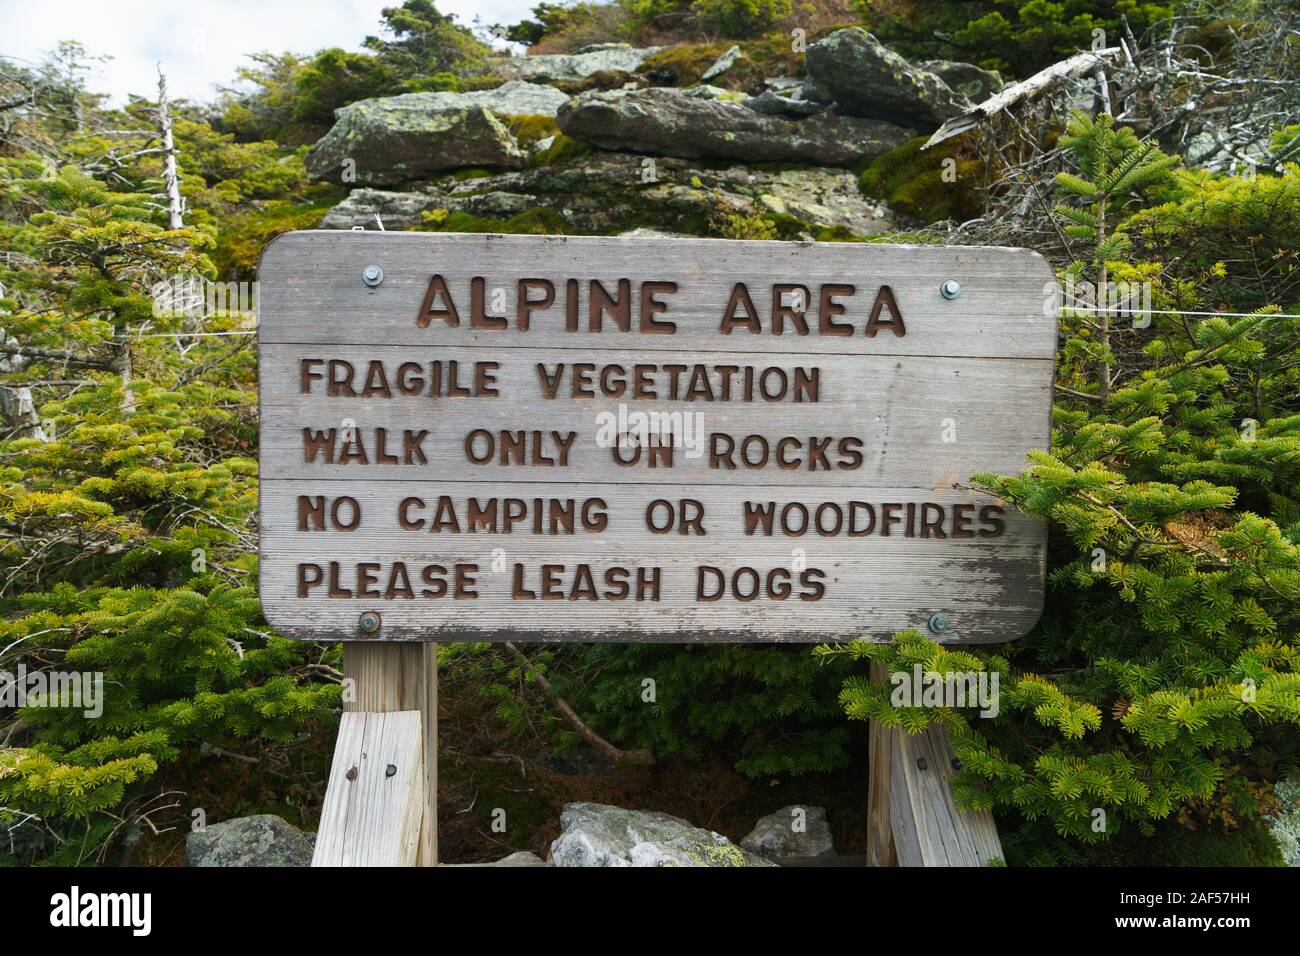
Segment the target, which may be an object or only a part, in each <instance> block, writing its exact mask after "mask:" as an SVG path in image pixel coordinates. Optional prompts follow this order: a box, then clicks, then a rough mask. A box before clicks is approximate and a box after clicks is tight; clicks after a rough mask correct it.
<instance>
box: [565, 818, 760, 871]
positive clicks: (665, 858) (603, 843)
mask: <svg viewBox="0 0 1300 956" xmlns="http://www.w3.org/2000/svg"><path fill="white" fill-rule="evenodd" d="M560 827H561V831H562V832H561V833H560V836H559V837H558V838H557V839H556V840H555V842H554V843H552V844H551V865H552V866H773V865H774V864H772V863H771V862H769V861H767V860H764V859H763V858H762V857H760V856H757V855H755V854H753V853H750V852H748V851H746V850H743V849H741V848H740V847H738V846H736V845H735V844H734V843H732V842H731V841H730V840H728V839H727V838H726V837H724V836H722V835H721V834H718V833H714V832H712V831H711V830H702V829H700V828H699V827H694V826H691V825H690V824H689V823H687V822H686V821H685V820H682V819H679V818H678V817H674V816H670V815H668V814H666V813H659V812H657V811H653V810H623V809H621V808H619V807H612V806H608V805H606V804H600V803H569V804H566V805H565V807H564V811H563V812H562V813H561V814H560Z"/></svg>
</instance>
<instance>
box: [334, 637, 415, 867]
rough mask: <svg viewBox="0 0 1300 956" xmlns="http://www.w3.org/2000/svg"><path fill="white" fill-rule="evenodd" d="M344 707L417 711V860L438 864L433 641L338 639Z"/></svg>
mask: <svg viewBox="0 0 1300 956" xmlns="http://www.w3.org/2000/svg"><path fill="white" fill-rule="evenodd" d="M343 677H344V680H345V681H350V682H351V684H350V686H349V687H348V692H347V693H345V694H344V700H343V709H344V711H347V712H371V713H387V712H390V711H414V712H418V713H419V715H420V729H421V735H420V749H421V753H422V755H423V761H424V762H423V768H424V782H423V790H422V794H421V800H422V805H423V812H422V815H421V821H420V842H419V852H418V854H417V864H418V865H419V866H437V864H438V645H437V644H400V643H369V644H365V643H357V642H355V641H348V642H346V643H344V645H343Z"/></svg>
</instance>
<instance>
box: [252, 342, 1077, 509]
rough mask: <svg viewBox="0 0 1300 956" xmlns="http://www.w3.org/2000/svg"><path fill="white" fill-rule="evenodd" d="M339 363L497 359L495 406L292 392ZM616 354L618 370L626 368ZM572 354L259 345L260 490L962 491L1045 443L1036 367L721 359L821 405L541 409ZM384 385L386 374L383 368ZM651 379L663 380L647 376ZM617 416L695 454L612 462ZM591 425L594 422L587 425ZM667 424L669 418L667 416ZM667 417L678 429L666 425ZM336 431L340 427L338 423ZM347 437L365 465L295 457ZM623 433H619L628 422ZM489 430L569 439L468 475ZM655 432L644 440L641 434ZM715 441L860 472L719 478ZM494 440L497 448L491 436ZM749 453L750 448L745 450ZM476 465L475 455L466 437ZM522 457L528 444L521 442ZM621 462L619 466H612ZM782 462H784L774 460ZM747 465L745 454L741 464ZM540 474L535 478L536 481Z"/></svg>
mask: <svg viewBox="0 0 1300 956" xmlns="http://www.w3.org/2000/svg"><path fill="white" fill-rule="evenodd" d="M308 357H313V358H314V357H319V358H322V359H324V360H328V359H329V358H331V357H339V358H346V359H348V360H350V361H351V362H353V363H354V364H356V365H358V366H362V367H364V365H365V363H366V362H368V361H370V360H372V359H373V360H378V361H383V362H385V363H386V367H387V368H389V369H390V370H391V369H395V368H396V367H397V366H398V365H399V364H400V363H401V362H403V361H409V362H415V363H419V364H421V365H423V366H427V365H428V363H429V362H430V361H434V360H443V361H448V360H451V361H457V362H459V363H461V365H462V367H464V366H466V365H471V366H472V364H473V362H474V361H475V360H476V359H478V360H494V361H499V362H501V363H502V368H501V370H500V373H499V376H498V379H499V387H500V389H501V392H502V394H501V396H500V397H497V398H486V397H485V398H443V399H430V398H428V397H394V398H391V399H378V398H370V399H365V398H343V397H333V398H331V397H325V396H323V395H320V394H308V395H303V394H301V393H300V392H299V391H298V388H299V384H298V371H297V361H298V359H299V358H308ZM629 359H631V360H629ZM714 359H715V357H714V356H711V355H710V354H709V353H704V352H688V353H679V354H673V353H668V352H653V351H640V352H637V353H635V356H634V357H632V356H631V353H626V352H620V353H614V354H613V355H612V358H611V361H617V360H622V364H623V365H624V366H626V367H630V366H631V362H632V361H635V362H643V363H647V364H650V363H656V364H658V363H669V362H675V363H680V364H686V365H693V364H694V363H706V362H710V361H711V360H714ZM574 360H575V359H574V356H573V355H572V354H569V353H565V352H560V351H557V350H554V349H537V350H531V349H530V350H526V351H525V350H517V349H430V348H396V347H394V348H382V347H381V348H376V347H367V348H360V347H357V348H350V349H346V350H339V349H332V348H324V349H315V350H311V349H304V348H303V347H302V346H282V345H268V346H264V347H263V349H262V364H261V367H262V369H263V370H264V372H263V382H262V408H263V426H262V428H263V433H262V442H263V444H264V447H265V453H264V455H263V471H262V477H263V478H264V479H278V478H317V477H326V478H350V477H357V476H359V475H363V474H364V476H365V477H367V478H370V479H373V480H376V481H384V480H399V481H402V482H409V481H411V480H413V479H416V480H418V479H422V478H440V479H442V478H448V477H453V476H454V477H456V478H464V479H467V480H477V481H511V480H525V479H538V478H555V477H560V475H559V474H558V473H559V472H560V471H561V470H563V471H565V472H567V473H568V474H569V475H571V476H572V480H582V481H620V482H622V481H646V480H653V479H655V478H659V479H660V480H668V479H670V478H671V479H672V480H676V481H692V482H714V483H724V482H732V483H748V482H749V481H761V482H763V483H768V484H772V483H780V484H790V485H797V484H806V485H816V486H823V487H824V486H829V485H835V486H839V487H846V488H850V487H870V486H879V485H893V486H909V487H918V488H924V487H937V486H942V487H947V486H949V485H951V484H952V482H953V481H956V480H965V479H966V478H967V477H969V476H970V474H971V472H973V471H977V470H986V471H1009V472H1018V471H1019V470H1020V469H1021V468H1022V467H1023V466H1024V461H1025V453H1026V452H1027V451H1029V450H1030V449H1031V448H1035V447H1042V443H1043V442H1044V441H1045V438H1044V431H1045V429H1046V425H1047V422H1046V417H1045V415H1046V413H1045V412H1044V409H1045V408H1046V407H1047V406H1048V404H1049V402H1050V398H1051V389H1052V370H1051V365H1050V363H1047V362H1025V361H1005V360H1001V361H999V360H992V359H942V358H935V359H924V360H922V359H911V360H908V361H906V362H904V361H900V360H899V359H897V358H891V357H884V356H875V355H858V356H846V355H814V356H806V357H801V358H795V359H792V358H784V357H775V356H768V357H764V356H763V355H761V354H743V355H730V356H728V357H727V358H726V361H728V362H730V363H731V364H736V365H740V364H746V363H748V364H751V365H754V366H756V367H760V368H768V367H775V368H779V369H781V370H782V371H783V372H787V373H788V374H789V375H790V377H791V378H792V376H793V369H794V368H802V369H805V370H808V369H816V370H817V372H818V378H819V385H820V392H821V400H820V401H818V402H815V403H814V402H802V403H794V402H780V403H768V402H763V401H757V402H745V403H741V402H721V401H714V402H699V401H697V402H683V401H639V402H638V401H627V400H619V399H573V398H567V397H566V398H564V399H552V400H546V399H543V398H541V397H540V395H539V392H540V386H539V384H538V375H537V372H536V365H537V364H538V363H541V364H543V365H545V366H546V367H547V369H548V373H547V374H554V369H555V366H556V364H557V363H569V364H570V365H571V363H572V362H573V361H574ZM389 374H391V372H390V373H389ZM658 379H659V380H661V381H662V379H663V376H658ZM620 405H623V406H625V411H624V420H625V421H627V420H628V419H627V416H628V415H629V414H630V413H631V412H634V411H637V412H653V413H657V414H658V415H660V416H668V417H667V418H663V419H660V421H663V422H665V423H666V426H665V431H667V430H668V429H669V428H671V429H672V430H673V431H679V432H681V433H683V434H684V436H686V437H690V438H692V440H693V439H694V438H695V437H697V435H698V437H701V438H703V440H704V442H703V444H702V446H701V451H702V454H701V455H699V457H691V456H690V455H689V454H687V449H686V448H677V449H675V450H674V467H673V469H672V474H671V475H665V474H663V472H664V469H662V468H660V469H658V470H657V471H655V470H651V469H649V468H648V467H647V466H646V465H645V464H644V463H641V464H638V465H632V466H625V465H620V464H618V463H617V462H616V461H615V460H614V456H613V453H612V451H611V449H610V448H609V447H605V446H602V445H601V444H600V443H599V442H600V439H601V425H602V422H617V421H618V414H619V406H620ZM602 415H607V416H610V417H608V418H602V417H601V416H602ZM673 416H676V417H673ZM679 422H680V425H678V423H679ZM345 423H346V424H345ZM346 427H352V428H354V429H355V433H356V435H357V436H358V438H359V439H360V441H361V443H362V444H363V446H364V447H365V449H366V455H367V459H368V463H366V464H360V463H353V464H337V463H336V464H327V463H325V462H324V459H323V457H322V455H320V454H318V455H317V457H316V460H315V461H312V462H307V461H305V460H304V459H305V457H306V456H305V452H304V444H303V434H302V432H303V429H304V428H308V429H311V430H312V431H313V432H317V431H321V430H328V429H335V430H336V431H338V432H339V438H338V444H337V445H336V446H335V447H336V450H338V451H341V449H342V435H341V429H343V428H346ZM629 427H635V426H634V425H632V426H629ZM375 428H384V429H385V430H386V432H387V438H386V444H387V451H388V452H389V453H394V452H395V453H396V454H397V457H398V459H399V463H397V464H381V463H378V462H377V461H376V458H377V455H376V450H375V432H374V429H375ZM479 428H481V429H486V430H488V431H491V432H494V433H499V432H500V431H501V430H510V431H527V432H532V431H540V432H541V433H542V434H543V436H544V439H545V443H544V445H543V446H542V447H543V451H544V453H545V454H546V455H547V456H548V457H552V458H555V459H556V460H557V461H558V460H559V459H558V457H557V452H558V448H557V446H556V442H555V440H554V439H553V438H552V436H551V432H553V431H557V430H558V431H561V432H568V431H576V432H577V437H576V439H575V441H574V444H573V445H572V447H571V448H570V449H569V451H568V455H567V460H568V467H567V468H566V469H560V468H559V467H558V466H549V467H547V468H545V469H543V468H539V467H533V466H528V465H523V466H521V465H515V464H509V465H503V464H501V461H500V459H501V455H500V450H499V449H497V450H496V453H495V455H494V456H493V458H492V460H491V461H488V462H484V463H482V464H476V463H474V462H471V461H468V460H467V459H466V455H465V436H466V433H467V432H468V431H470V430H471V429H479ZM403 429H415V430H427V431H428V433H429V434H428V437H427V438H425V439H424V440H423V442H422V443H421V448H422V449H423V450H424V451H425V453H426V455H427V457H428V463H427V464H414V463H413V464H405V463H403V462H402V459H403V457H404V456H403V448H402V445H401V441H402V432H403ZM657 432H658V430H657V429H656V432H655V433H656V434H657ZM714 433H725V434H727V435H732V436H736V437H737V439H738V440H737V446H739V444H740V441H739V439H740V438H742V437H743V436H747V435H761V436H763V437H764V438H765V439H767V441H768V442H769V443H770V445H772V446H774V445H775V443H776V442H777V441H778V440H780V439H781V438H783V437H786V436H790V437H794V438H799V439H801V440H804V441H805V446H804V451H805V454H804V455H803V459H802V460H803V461H804V462H807V461H808V460H809V459H808V456H807V454H806V442H807V439H809V438H812V437H818V438H824V437H832V438H834V439H835V440H836V441H838V440H839V439H840V438H844V437H849V438H856V439H859V440H860V441H861V442H862V446H861V451H862V454H863V456H864V461H863V462H862V464H861V466H860V467H858V468H853V469H839V468H835V469H833V470H830V471H817V472H812V471H810V470H809V468H808V467H807V466H806V464H805V466H804V467H800V468H795V469H790V470H785V469H782V468H781V467H779V466H778V464H777V462H776V460H775V456H774V455H770V456H769V459H768V462H767V464H766V465H763V466H762V467H753V468H749V467H742V465H741V451H740V449H739V447H737V449H736V450H735V453H734V454H733V455H732V456H731V458H730V460H731V461H732V462H734V463H735V464H736V468H735V470H734V473H729V472H731V470H730V469H726V468H725V467H721V466H720V467H710V465H711V458H710V455H709V454H708V452H709V444H708V436H709V435H711V434H714ZM498 440H499V439H498ZM755 447H756V449H757V448H758V447H760V446H755ZM475 450H476V454H478V455H480V456H482V455H484V454H485V453H486V451H487V445H486V443H485V442H483V441H477V442H476V445H475ZM530 452H531V447H530ZM625 457H630V455H628V456H625ZM787 458H788V460H795V457H794V453H791V454H790V455H787ZM761 460H762V459H761V458H760V457H759V453H758V452H757V450H756V451H755V452H754V457H753V458H752V459H751V461H753V462H755V463H757V462H759V461H761ZM548 472H550V473H548Z"/></svg>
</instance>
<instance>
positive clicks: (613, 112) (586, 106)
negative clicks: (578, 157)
mask: <svg viewBox="0 0 1300 956" xmlns="http://www.w3.org/2000/svg"><path fill="white" fill-rule="evenodd" d="M707 92H709V93H710V95H700V94H699V93H698V92H696V93H693V92H692V91H689V90H679V89H672V88H668V87H654V88H651V89H646V90H609V91H605V92H592V93H583V94H582V95H580V96H577V97H574V98H573V99H572V100H570V101H569V102H568V103H566V104H565V105H564V106H563V107H561V108H560V111H559V113H558V114H557V115H556V122H557V123H558V124H559V127H560V129H561V130H563V131H564V132H565V133H566V134H568V135H569V136H572V137H575V138H576V139H581V140H585V141H587V142H589V143H594V144H595V145H597V146H601V147H604V148H606V149H629V150H634V151H636V152H641V153H658V154H660V155H664V156H681V157H687V158H717V159H739V160H744V161H746V162H751V163H756V162H801V163H814V164H817V165H821V166H849V165H852V164H854V163H856V162H857V161H859V160H861V159H863V158H866V157H873V156H878V155H880V154H881V153H884V152H887V151H889V150H891V149H894V148H895V147H897V146H901V145H902V144H903V143H905V142H907V140H909V139H911V138H912V137H913V136H915V135H916V132H915V130H911V129H906V128H904V127H902V126H897V125H895V124H893V123H890V122H884V121H881V120H875V119H861V118H858V117H854V116H843V115H840V114H839V113H836V112H834V111H831V110H827V111H825V112H821V113H818V114H816V115H814V116H810V117H808V118H807V119H803V120H792V119H787V118H785V117H784V116H772V115H768V114H765V113H760V112H757V111H756V110H752V109H750V108H749V107H748V106H746V105H745V104H744V103H743V102H740V101H739V100H738V99H737V100H730V99H724V98H720V97H717V96H714V95H711V91H707Z"/></svg>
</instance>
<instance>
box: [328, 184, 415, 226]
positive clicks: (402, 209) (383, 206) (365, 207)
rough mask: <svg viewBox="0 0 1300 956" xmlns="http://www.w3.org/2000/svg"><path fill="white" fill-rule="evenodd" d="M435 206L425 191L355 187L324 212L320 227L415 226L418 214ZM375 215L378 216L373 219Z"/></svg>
mask: <svg viewBox="0 0 1300 956" xmlns="http://www.w3.org/2000/svg"><path fill="white" fill-rule="evenodd" d="M434 208H437V201H436V200H435V199H434V198H433V197H432V196H430V195H429V193H427V192H409V193H400V192H389V191H386V190H383V189H354V190H352V192H350V193H348V195H347V198H346V199H344V200H343V201H342V202H341V203H339V204H338V205H337V206H335V207H334V208H333V209H331V210H330V211H329V212H327V213H326V214H325V218H324V219H323V220H322V221H321V224H320V227H321V228H322V229H352V228H354V227H356V226H364V227H366V228H371V229H378V228H379V226H380V225H381V224H382V225H383V227H384V228H385V229H394V230H396V229H410V228H411V227H412V226H418V225H419V224H420V223H421V221H422V218H421V214H422V213H424V212H425V211H426V210H429V209H434ZM376 217H378V218H377V219H376Z"/></svg>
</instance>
